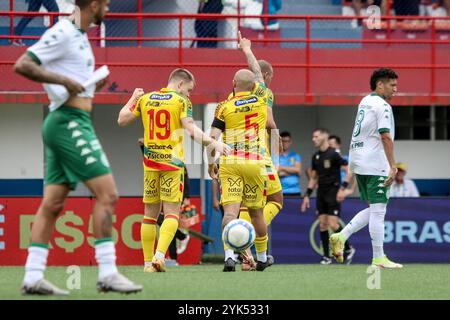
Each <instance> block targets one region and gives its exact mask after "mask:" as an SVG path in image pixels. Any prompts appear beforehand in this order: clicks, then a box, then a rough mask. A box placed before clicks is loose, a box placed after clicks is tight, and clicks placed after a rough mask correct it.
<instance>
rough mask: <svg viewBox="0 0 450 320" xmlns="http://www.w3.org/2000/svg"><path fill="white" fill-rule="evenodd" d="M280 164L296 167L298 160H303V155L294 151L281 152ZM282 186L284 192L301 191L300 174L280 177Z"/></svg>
mask: <svg viewBox="0 0 450 320" xmlns="http://www.w3.org/2000/svg"><path fill="white" fill-rule="evenodd" d="M279 159H280V166H283V167H295V163H296V162H300V163H301V162H302V157H301V156H300V155H299V154H298V153H295V152H293V151H290V152H288V154H287V155H285V154H280V158H279ZM280 181H281V187H282V188H283V194H290V193H301V190H300V178H299V176H298V174H292V175H290V176H285V177H280Z"/></svg>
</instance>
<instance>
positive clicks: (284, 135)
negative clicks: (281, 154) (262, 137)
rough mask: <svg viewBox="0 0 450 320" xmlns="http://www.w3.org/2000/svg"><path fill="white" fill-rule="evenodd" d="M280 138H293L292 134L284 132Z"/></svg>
mask: <svg viewBox="0 0 450 320" xmlns="http://www.w3.org/2000/svg"><path fill="white" fill-rule="evenodd" d="M280 137H282V138H284V137H289V138H291V133H290V132H289V131H283V132H282V133H280Z"/></svg>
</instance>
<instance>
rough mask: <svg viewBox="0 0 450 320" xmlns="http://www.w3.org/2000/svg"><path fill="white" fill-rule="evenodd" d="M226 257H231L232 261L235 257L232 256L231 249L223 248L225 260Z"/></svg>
mask: <svg viewBox="0 0 450 320" xmlns="http://www.w3.org/2000/svg"><path fill="white" fill-rule="evenodd" d="M228 258H231V259H233V260H234V261H236V258H235V257H234V251H233V250H231V249H227V250H225V261H227V260H228Z"/></svg>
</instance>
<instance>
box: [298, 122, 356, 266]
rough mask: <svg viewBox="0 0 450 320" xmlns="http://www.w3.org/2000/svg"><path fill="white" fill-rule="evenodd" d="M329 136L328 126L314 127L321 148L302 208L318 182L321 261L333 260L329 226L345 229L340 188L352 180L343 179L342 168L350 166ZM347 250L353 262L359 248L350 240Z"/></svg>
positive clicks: (306, 204) (305, 205)
mask: <svg viewBox="0 0 450 320" xmlns="http://www.w3.org/2000/svg"><path fill="white" fill-rule="evenodd" d="M328 137H329V132H328V130H327V129H323V128H319V129H316V130H314V131H313V137H312V141H313V143H314V145H315V146H316V147H317V148H318V149H319V151H317V152H316V153H315V154H314V155H313V158H312V167H311V169H312V170H311V177H310V180H309V183H308V189H307V191H306V193H305V196H304V198H303V203H302V207H301V211H302V212H305V210H306V209H307V208H309V201H310V197H311V194H312V192H313V190H314V188H315V187H316V186H317V185H318V188H317V211H316V214H317V215H318V216H319V222H320V239H321V242H322V247H323V257H322V260H321V261H320V263H321V264H330V263H331V258H330V246H329V237H330V236H329V234H328V228H331V229H332V230H333V231H334V232H340V231H341V230H342V227H341V225H340V224H339V217H340V212H341V204H340V203H339V202H338V201H337V199H336V198H337V194H338V191H339V189H341V188H342V189H346V188H347V186H348V181H345V179H347V176H346V177H345V178H344V181H343V182H342V183H341V168H342V169H344V170H346V169H347V165H348V162H347V160H345V159H344V158H342V157H341V155H340V154H339V153H338V152H337V151H336V150H335V149H333V148H331V147H330V145H329V144H328ZM344 251H345V252H344V259H346V262H347V264H349V263H350V262H351V259H352V258H353V255H354V253H355V249H353V248H352V247H351V246H350V244H349V243H348V241H347V242H346V243H345V249H344Z"/></svg>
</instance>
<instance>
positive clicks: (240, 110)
mask: <svg viewBox="0 0 450 320" xmlns="http://www.w3.org/2000/svg"><path fill="white" fill-rule="evenodd" d="M252 109H253V107H252V106H245V107H242V108H236V109H234V113H239V112H248V111H251V110H252Z"/></svg>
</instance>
